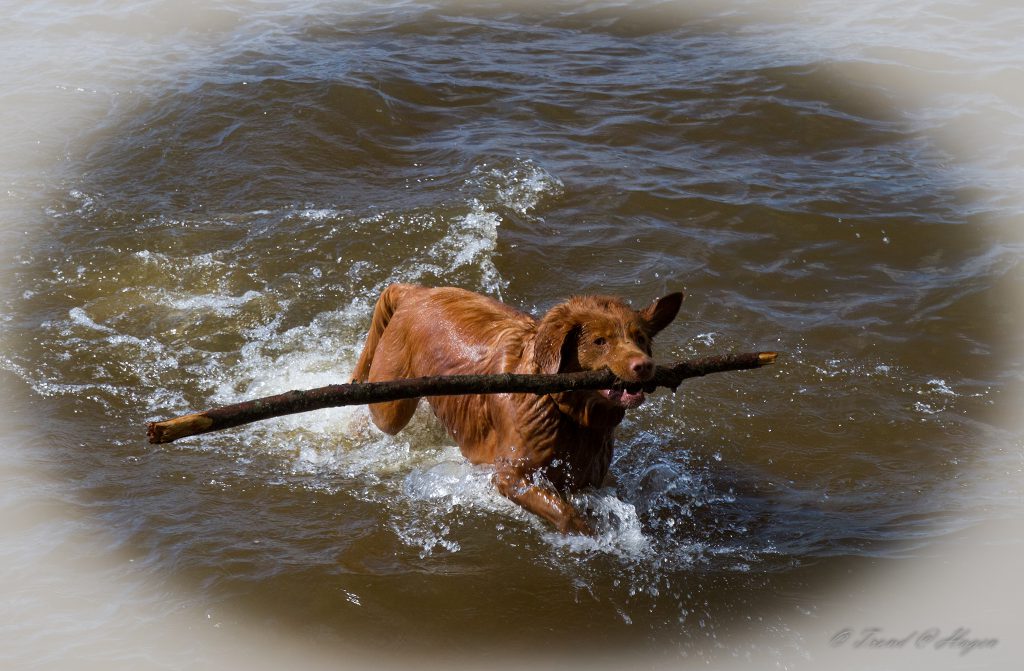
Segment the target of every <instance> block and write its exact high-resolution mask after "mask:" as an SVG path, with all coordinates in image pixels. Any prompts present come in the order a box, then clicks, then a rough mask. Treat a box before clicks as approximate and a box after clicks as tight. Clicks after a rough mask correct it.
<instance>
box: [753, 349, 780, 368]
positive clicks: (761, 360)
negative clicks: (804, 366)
mask: <svg viewBox="0 0 1024 671" xmlns="http://www.w3.org/2000/svg"><path fill="white" fill-rule="evenodd" d="M778 356H779V353H778V352H758V353H757V365H758V366H770V365H771V364H773V363H775V359H776V358H778Z"/></svg>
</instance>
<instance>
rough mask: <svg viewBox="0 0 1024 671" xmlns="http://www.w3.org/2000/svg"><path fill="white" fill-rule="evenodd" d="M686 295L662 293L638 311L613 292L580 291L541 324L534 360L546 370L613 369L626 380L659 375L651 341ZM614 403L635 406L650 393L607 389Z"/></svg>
mask: <svg viewBox="0 0 1024 671" xmlns="http://www.w3.org/2000/svg"><path fill="white" fill-rule="evenodd" d="M682 300H683V294H682V293H678V292H677V293H673V294H669V295H667V296H665V297H664V298H659V299H658V300H656V301H654V302H653V303H651V304H650V305H649V306H647V307H646V308H644V309H642V310H634V309H632V308H631V307H629V305H627V304H626V303H625V302H623V301H622V300H620V299H618V298H613V297H611V296H575V297H573V298H570V299H569V300H567V301H566V302H564V303H561V304H559V305H556V306H555V307H553V308H551V310H549V311H548V312H547V314H545V315H544V317H543V318H541V320H540V323H539V324H538V325H537V339H536V341H535V343H534V364H535V367H536V369H537V371H538V372H541V373H570V372H575V371H582V370H599V369H601V368H605V367H607V368H609V369H610V370H611V371H612V372H613V373H615V375H616V376H617V377H619V378H621V379H622V380H625V381H626V382H646V381H647V380H650V379H651V377H652V376H653V375H654V359H652V358H651V355H652V353H651V340H652V339H653V338H654V336H655V334H657V333H658V332H659V331H661V330H662V329H663V328H665V327H666V326H668V325H669V324H670V323H671V322H672V320H673V319H675V317H676V315H677V314H678V313H679V306H680V304H681V303H682ZM600 395H601V396H602V397H603V398H604V399H605V400H606V401H607V402H608V403H609V404H611V405H614V406H618V407H622V408H635V407H636V406H638V405H640V404H641V403H643V401H644V393H643V392H642V391H638V392H635V393H633V392H628V391H622V390H612V389H607V390H603V391H601V392H600Z"/></svg>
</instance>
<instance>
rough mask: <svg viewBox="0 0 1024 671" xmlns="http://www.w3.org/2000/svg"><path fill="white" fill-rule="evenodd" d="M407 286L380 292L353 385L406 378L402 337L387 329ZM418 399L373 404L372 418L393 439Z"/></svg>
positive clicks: (412, 410) (391, 286) (371, 409)
mask: <svg viewBox="0 0 1024 671" xmlns="http://www.w3.org/2000/svg"><path fill="white" fill-rule="evenodd" d="M410 288H412V287H408V286H407V285H402V284H392V285H390V286H389V287H388V288H387V289H385V290H384V291H382V292H381V294H380V298H378V299H377V305H376V306H375V307H374V309H373V318H372V320H371V322H370V331H369V333H368V334H367V335H366V344H365V345H364V346H363V352H362V354H360V355H359V361H358V363H356V368H355V370H354V371H353V373H352V381H353V382H378V381H381V380H396V379H399V378H403V377H407V375H408V371H407V370H406V368H407V363H408V361H407V356H406V354H407V353H406V352H404V351H402V350H403V348H402V344H401V337H389V335H392V336H393V335H394V334H389V332H388V330H387V329H388V325H389V324H390V323H391V318H392V317H394V315H395V311H396V310H397V309H398V302H399V300H400V299H401V297H402V295H403V294H404V293H406V291H407V290H408V289H410ZM418 403H419V399H418V398H409V399H403V400H400V401H388V402H386V403H371V404H370V406H369V408H370V417H371V418H372V419H373V423H374V424H376V425H377V428H379V429H380V430H381V431H383V432H385V433H388V434H391V435H394V434H396V433H398V432H399V431H401V430H402V429H403V428H405V425H406V424H408V423H409V420H410V419H412V415H413V413H414V412H416V405H417V404H418Z"/></svg>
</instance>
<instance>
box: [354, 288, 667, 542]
mask: <svg viewBox="0 0 1024 671" xmlns="http://www.w3.org/2000/svg"><path fill="white" fill-rule="evenodd" d="M682 299H683V295H682V294H681V293H674V294H670V295H668V296H665V297H664V298H661V299H659V300H657V301H655V302H654V303H652V304H651V305H650V306H649V307H647V308H645V309H643V310H639V311H636V310H633V309H631V308H630V307H629V306H628V305H626V303H624V302H623V301H621V300H619V299H617V298H612V297H608V296H577V297H573V298H570V299H569V300H568V301H566V302H564V303H561V304H559V305H556V306H555V307H553V308H551V310H549V311H548V312H547V314H545V315H544V316H543V317H542V318H541V319H540V321H537V320H535V319H533V318H532V317H530V316H529V315H526V314H524V313H522V312H519V311H518V310H514V309H512V308H510V307H508V306H507V305H504V304H503V303H499V302H498V301H496V300H493V299H491V298H487V297H486V296H481V295H479V294H474V293H472V292H469V291H465V290H463V289H456V288H451V287H448V288H437V289H431V288H426V287H420V286H414V285H409V284H393V285H391V286H389V287H388V288H387V289H385V290H384V292H383V293H382V294H381V296H380V298H379V299H378V301H377V305H376V307H375V309H374V311H373V321H372V324H371V326H370V333H369V335H368V336H367V338H366V345H365V347H364V348H363V353H362V355H360V357H359V362H358V363H357V364H356V369H355V372H354V374H353V378H352V379H353V382H367V381H370V382H376V381H380V380H393V379H398V378H407V377H421V376H427V375H465V374H481V373H567V372H572V371H580V370H598V369H600V368H604V367H608V368H610V369H611V371H612V372H613V373H615V374H616V375H617V376H618V377H619V378H621V379H623V380H626V381H627V382H644V381H646V380H649V379H650V378H651V376H652V375H653V374H654V361H653V359H651V338H652V337H653V336H654V335H655V334H656V333H658V331H660V330H662V329H663V328H665V327H666V326H667V325H668V324H669V323H670V322H671V321H672V320H673V319H675V316H676V314H677V313H678V312H679V305H680V303H681V302H682ZM428 400H429V402H430V405H431V407H432V408H433V410H434V414H435V415H437V417H438V418H439V419H440V420H441V422H442V423H444V425H445V427H446V428H447V429H448V433H449V434H450V435H451V437H452V438H453V439H454V440H455V442H456V443H458V445H459V448H460V449H461V451H462V454H463V455H464V456H465V457H466V458H467V459H469V461H470V462H472V463H474V464H493V465H494V468H495V474H494V483H495V485H496V486H497V488H498V491H500V492H501V493H502V494H503V495H504V496H506V497H508V498H509V499H511V500H513V501H515V502H516V503H518V504H519V505H521V506H522V507H524V508H526V509H527V510H529V511H530V512H532V513H535V514H537V515H539V516H541V517H543V518H544V519H546V520H548V521H550V522H551V523H553V524H554V525H555V526H556V527H557V528H558V529H559V530H560V531H562V532H572V533H582V534H589V533H592V530H591V528H590V525H589V524H588V523H587V521H586V520H585V519H584V518H583V516H582V515H581V514H580V513H579V512H578V511H577V510H576V509H575V508H574V507H573V505H572V504H571V503H569V502H568V501H567V500H566V498H565V496H564V493H567V492H572V491H576V490H579V489H582V488H584V487H588V486H592V487H596V486H600V484H601V483H602V481H603V480H604V478H605V476H606V475H607V474H608V466H609V464H611V460H612V432H613V431H614V429H615V427H616V426H617V425H618V424H619V422H621V421H622V418H623V416H624V415H625V412H626V409H627V408H635V407H637V406H638V405H640V404H641V403H643V401H644V394H643V392H642V391H638V392H636V393H631V392H628V391H614V390H602V391H577V392H565V393H559V394H548V395H544V396H537V395H534V394H489V395H488V394H479V395H466V396H435V397H430V398H429V399H428ZM418 402H419V399H408V400H401V401H390V402H387V403H375V404H371V405H370V414H371V416H372V417H373V422H374V424H376V425H377V426H378V427H379V428H380V429H381V430H383V431H385V432H386V433H389V434H395V433H398V432H399V431H401V430H402V428H403V427H404V426H405V425H406V424H408V423H409V419H410V418H411V417H412V415H413V412H414V411H415V410H416V404H417V403H418Z"/></svg>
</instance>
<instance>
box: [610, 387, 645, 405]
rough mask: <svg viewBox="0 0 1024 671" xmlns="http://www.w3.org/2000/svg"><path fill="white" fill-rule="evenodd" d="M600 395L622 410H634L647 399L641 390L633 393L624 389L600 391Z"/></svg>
mask: <svg viewBox="0 0 1024 671" xmlns="http://www.w3.org/2000/svg"><path fill="white" fill-rule="evenodd" d="M601 395H602V396H604V397H605V398H606V399H608V400H609V401H610V402H612V403H614V404H615V405H619V406H622V407H623V408H636V407H638V406H639V405H640V404H641V403H643V402H644V400H645V399H646V398H647V397H646V396H645V395H644V392H643V390H642V389H638V390H637V391H635V392H634V391H627V390H625V389H602V390H601Z"/></svg>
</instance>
